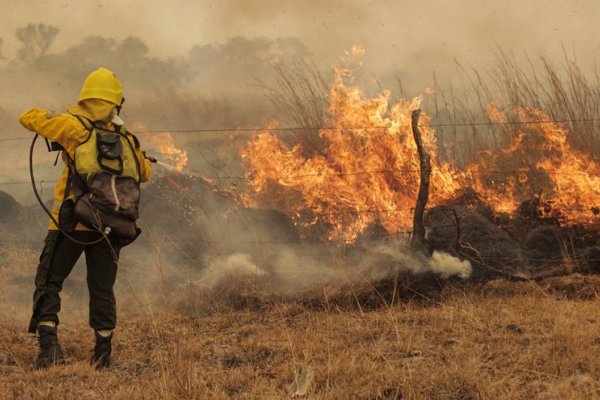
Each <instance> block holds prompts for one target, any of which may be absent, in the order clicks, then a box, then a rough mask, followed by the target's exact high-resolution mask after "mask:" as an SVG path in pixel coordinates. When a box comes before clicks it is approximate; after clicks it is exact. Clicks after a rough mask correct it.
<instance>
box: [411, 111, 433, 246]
mask: <svg viewBox="0 0 600 400" xmlns="http://www.w3.org/2000/svg"><path fill="white" fill-rule="evenodd" d="M420 115H421V110H420V109H417V110H414V111H413V112H412V131H413V136H414V138H415V143H416V144H417V151H418V153H419V165H420V171H421V178H420V183H419V194H418V196H417V203H416V205H415V212H414V216H413V229H412V238H411V241H410V243H411V245H412V246H413V247H415V248H419V249H421V250H423V251H426V246H425V245H426V242H425V226H424V225H423V214H424V212H425V207H426V206H427V200H428V199H429V178H430V176H431V159H430V157H429V154H428V153H427V151H426V150H425V148H424V147H423V140H422V138H421V131H420V130H419V116H420Z"/></svg>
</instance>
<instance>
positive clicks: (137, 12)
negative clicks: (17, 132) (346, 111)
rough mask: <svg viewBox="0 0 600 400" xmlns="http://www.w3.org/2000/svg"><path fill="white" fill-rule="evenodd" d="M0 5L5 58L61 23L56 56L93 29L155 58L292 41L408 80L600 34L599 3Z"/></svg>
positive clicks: (588, 43)
mask: <svg viewBox="0 0 600 400" xmlns="http://www.w3.org/2000/svg"><path fill="white" fill-rule="evenodd" d="M0 5H2V10H3V12H2V14H3V16H4V18H3V21H2V24H0V37H1V38H3V52H4V54H5V59H9V58H10V57H11V56H12V55H14V53H15V52H16V47H17V42H16V40H15V38H14V32H15V30H16V29H17V28H18V27H19V26H23V25H25V24H28V23H45V24H50V25H55V26H57V27H58V28H60V30H61V33H60V34H59V35H58V37H57V39H56V41H55V43H54V44H53V47H52V49H51V51H55V52H57V51H62V50H65V49H67V48H69V47H71V46H73V45H75V44H77V43H79V42H81V41H82V39H84V38H85V37H87V36H91V35H93V36H103V37H111V38H116V39H123V38H125V37H128V36H135V37H139V38H141V39H142V40H144V42H145V43H146V44H147V45H148V48H149V52H150V54H151V55H154V56H158V57H167V56H171V57H172V56H177V55H181V54H184V53H186V52H188V51H189V50H190V49H191V48H192V47H193V46H194V45H210V44H214V43H225V42H226V41H227V40H229V39H231V38H233V37H247V38H256V37H266V38H269V39H275V38H280V37H292V38H296V39H298V40H300V41H301V42H303V43H304V44H305V45H306V46H307V48H308V49H309V50H310V52H311V55H312V56H313V58H314V59H315V60H316V62H317V63H318V64H319V65H322V66H324V67H327V66H330V65H332V64H335V63H336V62H338V60H339V58H340V57H341V56H343V52H344V50H347V49H349V48H350V47H351V46H352V45H354V44H361V45H364V46H365V47H366V54H365V67H366V68H368V69H370V70H372V71H373V72H374V73H378V74H383V73H385V72H386V71H391V70H400V71H406V72H407V74H408V75H409V76H410V75H413V76H416V75H419V74H429V71H433V70H437V71H440V70H441V71H443V70H444V69H445V68H446V67H447V66H448V65H449V64H452V63H453V62H454V60H455V59H457V60H460V62H462V63H465V64H467V65H472V66H473V67H484V66H485V65H487V64H488V63H489V61H490V60H491V59H493V52H494V49H495V48H497V47H501V48H503V49H507V50H509V51H510V52H514V53H515V54H517V55H520V54H523V55H527V56H536V55H537V54H540V53H543V54H544V55H547V56H549V57H551V58H552V57H556V56H560V55H561V54H562V52H563V49H566V50H567V51H570V52H571V51H572V52H575V53H577V55H578V57H579V58H580V59H581V60H582V61H590V60H593V59H595V53H596V52H597V51H598V38H599V36H600V35H599V34H600V27H599V24H597V20H598V16H599V15H600V14H599V11H600V2H598V1H597V0H576V1H568V2H566V1H560V0H530V1H527V0H503V1H498V0H495V1H489V0H453V1H449V0H421V1H405V0H397V1H392V0H345V1H341V0H336V1H333V0H303V1H298V0H296V1H291V0H251V1H249V0H219V1H192V0H174V1H171V2H162V1H140V0H135V1H131V0H130V1H86V2H79V1H72V0H47V1H36V2H24V1H17V0H1V1H0Z"/></svg>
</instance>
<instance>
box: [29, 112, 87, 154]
mask: <svg viewBox="0 0 600 400" xmlns="http://www.w3.org/2000/svg"><path fill="white" fill-rule="evenodd" d="M19 122H20V123H21V125H23V126H24V127H25V128H27V129H29V130H30V131H32V132H35V133H37V134H39V135H41V136H43V137H45V138H46V139H50V140H55V141H56V142H58V144H60V145H61V146H63V147H64V148H69V147H71V144H72V143H73V142H76V141H78V140H79V136H80V135H81V133H82V132H81V129H78V127H77V126H76V125H74V123H73V118H72V117H71V116H70V115H68V114H55V113H53V112H50V111H48V110H45V109H43V108H34V109H31V110H29V111H26V112H24V113H23V114H21V116H20V117H19Z"/></svg>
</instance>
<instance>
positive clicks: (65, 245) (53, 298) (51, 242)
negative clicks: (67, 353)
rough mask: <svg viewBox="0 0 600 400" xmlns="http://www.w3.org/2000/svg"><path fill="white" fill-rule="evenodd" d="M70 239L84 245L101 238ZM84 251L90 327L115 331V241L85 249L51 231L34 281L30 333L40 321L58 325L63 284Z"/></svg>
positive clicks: (92, 235)
mask: <svg viewBox="0 0 600 400" xmlns="http://www.w3.org/2000/svg"><path fill="white" fill-rule="evenodd" d="M70 236H72V237H73V238H75V239H76V240H79V241H82V242H91V241H95V240H97V239H98V238H100V234H99V233H97V232H73V233H71V234H70ZM84 251H85V261H86V265H87V284H88V290H89V293H90V305H89V307H90V311H89V322H90V326H91V327H92V328H94V329H95V330H109V329H114V328H115V325H116V322H117V310H116V301H115V295H114V292H113V286H114V284H115V278H116V276H117V267H118V264H119V260H118V257H119V251H120V247H119V246H118V245H117V244H115V243H114V242H113V241H111V243H109V242H108V241H106V240H102V241H100V242H99V243H96V244H91V245H86V246H84V245H81V244H77V243H74V242H72V241H71V240H70V239H69V238H67V237H66V236H65V235H64V234H62V233H60V232H58V231H49V232H48V236H46V241H45V245H44V250H43V251H42V254H41V256H40V263H39V265H38V268H37V274H36V277H35V292H34V294H33V316H32V317H31V322H30V324H29V332H31V333H35V331H36V328H37V324H38V323H39V322H41V321H53V322H55V323H56V324H57V325H58V322H59V321H58V312H59V311H60V291H61V290H62V286H63V282H64V281H65V279H66V278H67V276H69V274H70V273H71V270H72V269H73V266H74V265H75V263H76V262H77V260H78V259H79V257H80V256H81V253H83V252H84Z"/></svg>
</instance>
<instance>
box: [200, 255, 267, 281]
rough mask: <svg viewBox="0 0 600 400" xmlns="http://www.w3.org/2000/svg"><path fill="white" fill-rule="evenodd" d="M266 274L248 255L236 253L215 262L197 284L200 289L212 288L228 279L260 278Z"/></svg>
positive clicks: (204, 272)
mask: <svg viewBox="0 0 600 400" xmlns="http://www.w3.org/2000/svg"><path fill="white" fill-rule="evenodd" d="M264 275H266V272H265V271H264V270H263V269H261V268H259V267H257V266H256V264H254V262H252V259H251V257H250V256H249V255H248V254H243V253H235V254H231V255H229V256H224V257H219V258H217V259H215V260H213V261H212V262H211V263H210V264H209V265H208V267H207V268H206V269H205V270H204V271H203V273H202V276H201V277H200V279H199V280H198V281H196V284H197V285H198V286H200V287H206V288H212V287H215V286H217V285H218V284H220V283H221V282H223V280H224V279H226V278H228V277H232V276H235V277H240V276H241V277H243V276H248V277H260V276H264Z"/></svg>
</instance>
